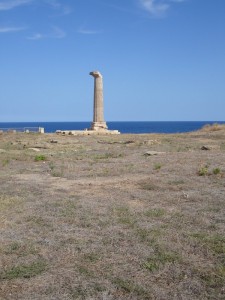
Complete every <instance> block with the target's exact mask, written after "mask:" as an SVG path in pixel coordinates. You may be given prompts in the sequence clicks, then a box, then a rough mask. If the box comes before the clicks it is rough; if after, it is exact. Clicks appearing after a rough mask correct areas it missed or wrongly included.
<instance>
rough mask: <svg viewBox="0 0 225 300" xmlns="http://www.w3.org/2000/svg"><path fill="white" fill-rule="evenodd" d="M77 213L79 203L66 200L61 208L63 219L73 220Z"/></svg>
mask: <svg viewBox="0 0 225 300" xmlns="http://www.w3.org/2000/svg"><path fill="white" fill-rule="evenodd" d="M76 213H77V203H76V202H75V201H73V200H70V199H69V200H65V201H63V202H62V205H61V207H60V214H61V216H63V217H65V218H66V217H67V218H71V217H74V216H75V215H76Z"/></svg>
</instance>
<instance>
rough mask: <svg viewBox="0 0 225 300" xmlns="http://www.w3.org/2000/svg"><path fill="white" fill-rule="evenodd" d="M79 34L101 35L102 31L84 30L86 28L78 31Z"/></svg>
mask: <svg viewBox="0 0 225 300" xmlns="http://www.w3.org/2000/svg"><path fill="white" fill-rule="evenodd" d="M77 32H78V33H81V34H99V33H102V31H100V30H90V29H84V28H80V29H78V31H77Z"/></svg>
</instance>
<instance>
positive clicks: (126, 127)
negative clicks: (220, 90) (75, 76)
mask: <svg viewBox="0 0 225 300" xmlns="http://www.w3.org/2000/svg"><path fill="white" fill-rule="evenodd" d="M214 123H217V124H225V121H141V122H138V121H135V122H134V121H129V122H127V121H124V122H107V125H108V128H109V129H110V130H119V131H120V132H121V133H132V134H141V133H142V134H143V133H182V132H190V131H196V130H198V129H200V128H202V127H203V126H204V125H206V124H214ZM90 126H91V122H4V123H3V122H0V130H9V129H16V130H18V131H24V128H37V127H43V128H44V130H45V132H46V133H53V132H56V130H84V129H87V128H90Z"/></svg>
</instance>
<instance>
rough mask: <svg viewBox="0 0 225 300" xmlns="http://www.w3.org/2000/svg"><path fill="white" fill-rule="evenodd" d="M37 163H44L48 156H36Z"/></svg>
mask: <svg viewBox="0 0 225 300" xmlns="http://www.w3.org/2000/svg"><path fill="white" fill-rule="evenodd" d="M34 160H35V161H44V160H46V156H45V155H43V154H39V155H36V156H35V158H34Z"/></svg>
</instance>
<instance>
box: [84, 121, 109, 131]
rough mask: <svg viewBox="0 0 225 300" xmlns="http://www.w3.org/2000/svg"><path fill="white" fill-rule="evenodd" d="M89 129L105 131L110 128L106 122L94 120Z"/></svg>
mask: <svg viewBox="0 0 225 300" xmlns="http://www.w3.org/2000/svg"><path fill="white" fill-rule="evenodd" d="M89 130H94V131H105V130H108V126H107V125H106V122H92V124H91V128H90V129H89Z"/></svg>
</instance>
